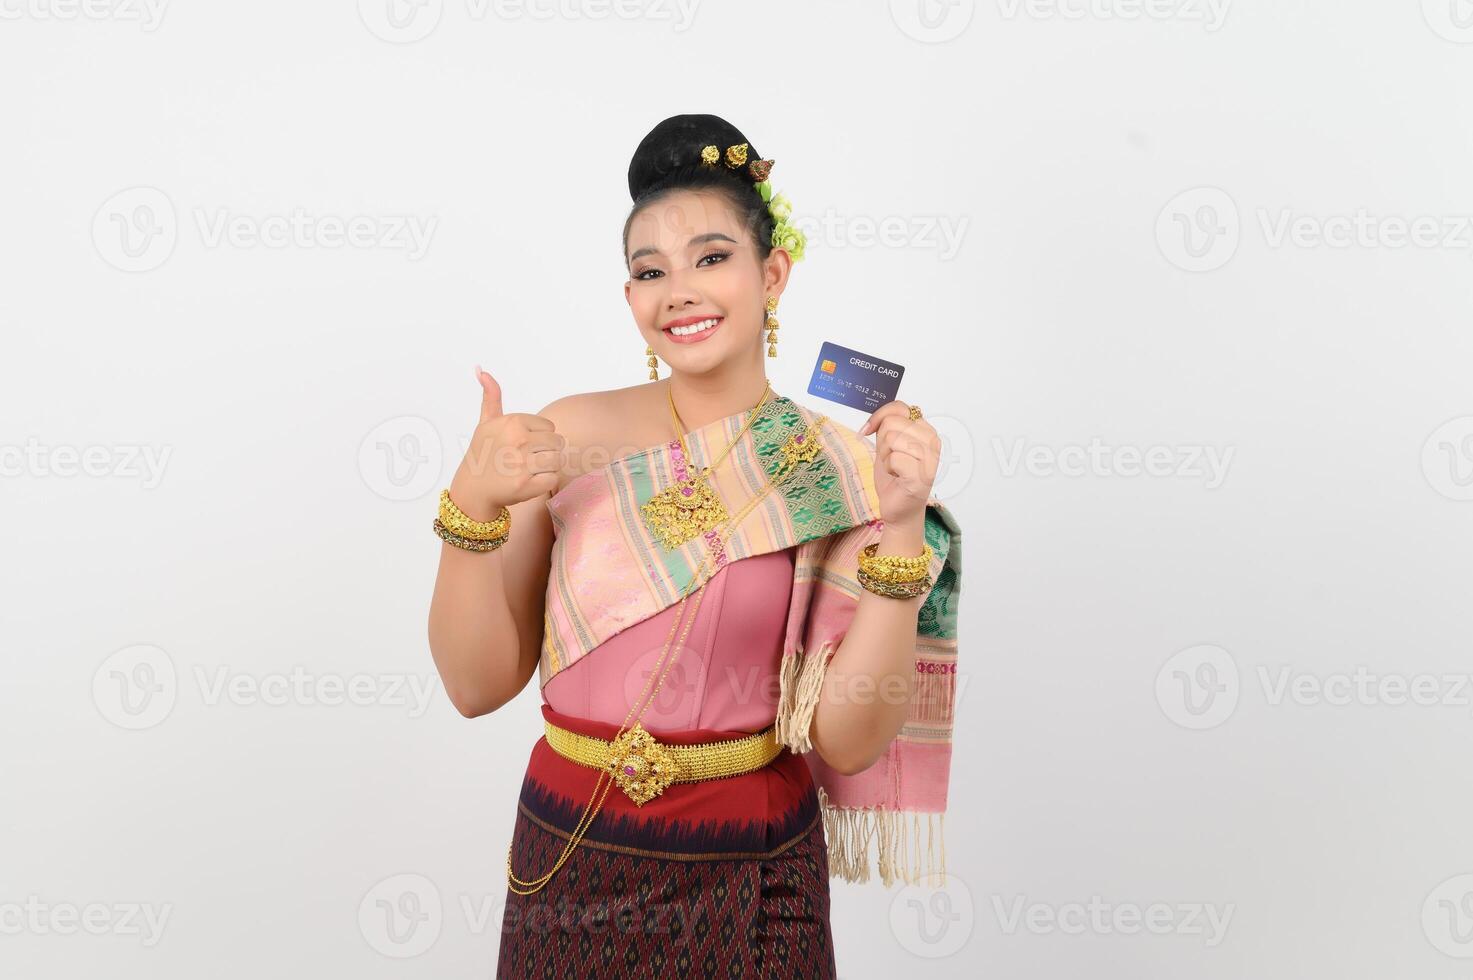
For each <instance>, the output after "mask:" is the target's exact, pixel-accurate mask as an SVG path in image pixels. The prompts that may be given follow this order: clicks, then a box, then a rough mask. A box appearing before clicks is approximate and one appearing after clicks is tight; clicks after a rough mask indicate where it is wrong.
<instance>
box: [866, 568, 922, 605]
mask: <svg viewBox="0 0 1473 980" xmlns="http://www.w3.org/2000/svg"><path fill="white" fill-rule="evenodd" d="M858 578H859V584H860V585H862V586H864V587H865V588H866V589H868V590H869V591H871V592H873V593H874V594H875V595H882V596H884V597H885V598H887V599H914V598H915V597H916V596H921V595H925V594H927V593H928V592H930V591H931V576H930V575H927V576H926V577H925V578H922V579H916V580H914V581H910V582H886V581H884V580H882V579H876V578H874V577H873V576H871V575H870V574H869V573H868V572H866V571H865V570H864V569H862V568H861V569H860V570H859V575H858Z"/></svg>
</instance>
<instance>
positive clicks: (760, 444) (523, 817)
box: [498, 394, 961, 978]
mask: <svg viewBox="0 0 1473 980" xmlns="http://www.w3.org/2000/svg"><path fill="white" fill-rule="evenodd" d="M747 416H748V412H747V411H744V412H740V413H737V414H734V415H731V416H728V417H726V418H724V419H718V420H716V421H714V422H711V423H709V424H708V425H705V426H703V427H701V428H699V429H697V430H694V431H692V432H690V433H687V434H686V437H685V441H686V446H687V447H688V449H689V452H690V455H691V457H692V458H690V459H686V458H685V456H684V451H683V450H682V448H681V444H680V441H679V440H678V439H672V440H671V441H670V442H668V443H664V444H661V445H657V446H652V447H650V448H648V449H645V450H642V451H640V452H637V453H634V454H632V455H629V456H625V457H623V458H621V459H617V460H614V461H613V462H611V463H610V464H608V465H607V466H604V467H602V468H600V469H597V470H592V471H589V472H587V473H584V474H582V475H580V476H578V477H576V478H574V479H573V480H572V481H571V482H569V483H568V484H567V485H566V486H565V487H564V488H563V489H562V490H561V491H559V492H558V493H557V494H555V495H554V496H553V497H552V498H551V499H550V500H549V501H548V508H549V511H550V512H551V516H552V522H553V529H554V534H555V536H556V537H555V541H554V544H553V549H552V563H551V574H550V576H549V580H548V589H547V603H546V617H545V620H544V635H543V644H542V653H541V661H540V669H539V681H540V685H541V689H542V694H543V705H542V713H543V716H544V720H545V721H546V722H549V723H551V725H553V726H555V727H556V729H560V730H562V731H570V732H575V733H578V734H580V735H589V736H594V737H595V738H601V739H612V738H614V736H615V735H616V734H618V733H619V732H620V731H621V727H622V728H627V727H629V725H630V724H632V722H628V723H626V719H628V718H630V710H631V708H635V709H639V708H642V709H643V710H642V711H638V710H636V714H635V716H634V717H635V718H637V720H638V721H639V723H640V724H641V725H642V726H643V728H644V729H646V730H647V731H648V732H649V733H650V734H651V735H653V736H654V737H655V739H657V740H658V741H659V742H660V743H661V744H663V745H665V746H684V745H695V744H701V743H710V742H718V741H724V740H728V739H740V738H743V737H745V736H750V735H752V734H754V733H760V732H763V731H764V730H766V729H768V728H769V727H774V726H775V730H776V737H777V742H778V743H780V746H779V748H780V751H779V754H778V755H777V756H776V758H774V759H773V760H772V761H771V762H769V763H767V764H766V765H762V766H761V767H760V768H756V769H753V770H751V771H748V772H744V773H742V774H740V775H734V776H726V777H722V778H716V779H708V780H705V781H701V782H675V783H673V784H670V785H668V786H666V787H665V788H664V789H663V791H662V792H660V793H659V794H658V795H656V796H654V797H653V798H652V799H649V800H648V801H647V802H644V803H642V804H640V803H638V802H636V800H635V798H634V797H632V796H631V795H629V794H626V792H621V791H620V789H619V788H618V787H615V786H611V785H609V784H610V783H611V780H610V778H609V777H608V776H607V775H603V774H601V773H600V772H599V771H598V770H596V769H593V768H590V767H589V766H587V765H584V764H580V763H579V762H575V761H573V760H572V759H570V758H566V757H565V756H564V755H563V754H560V753H559V751H555V750H554V747H553V746H552V745H551V744H550V743H549V741H548V737H547V736H544V737H541V738H538V739H537V741H536V743H535V744H534V745H533V747H532V752H531V758H530V760H529V762H528V766H527V773H526V777H525V779H524V780H523V783H522V789H521V794H520V798H519V800H518V804H517V816H516V824H515V828H514V831H513V837H512V843H511V848H510V854H509V857H510V861H511V866H512V869H513V871H514V872H515V873H516V875H517V876H518V877H519V878H521V879H523V880H526V881H531V880H534V879H537V878H540V877H541V876H543V875H545V874H546V873H547V872H548V871H550V870H551V869H552V868H553V866H554V865H555V863H556V862H557V860H558V858H559V855H561V854H562V853H563V851H564V848H565V846H566V844H567V842H568V840H569V836H570V834H571V833H572V832H573V831H574V829H575V827H576V826H577V825H578V823H579V819H580V817H581V816H582V815H583V814H584V812H585V810H586V808H587V806H588V804H589V801H590V797H591V796H593V795H594V790H595V788H596V787H597V786H600V784H602V785H603V786H604V787H605V788H606V789H607V792H605V793H604V794H603V805H602V809H601V810H600V811H599V812H598V813H597V815H596V816H594V818H593V820H592V822H591V823H589V824H588V826H587V829H586V832H585V834H584V836H583V837H582V839H581V841H580V842H579V844H578V846H577V847H576V848H575V849H574V850H573V851H572V853H571V854H570V855H569V856H568V857H567V860H566V861H565V863H564V864H563V865H562V866H561V867H560V868H559V869H558V870H557V872H556V873H555V874H554V875H553V876H552V877H551V879H550V880H548V881H547V883H546V884H545V885H543V886H542V887H541V888H540V889H539V890H537V891H535V892H533V893H531V894H525V895H524V894H519V893H518V891H517V890H516V889H512V888H509V889H508V892H507V897H506V910H505V915H504V919H503V922H502V938H501V948H500V954H499V955H500V958H499V961H498V975H500V976H513V977H520V976H558V977H561V976H580V977H581V976H661V977H663V976H667V975H669V976H677V977H679V976H703V977H707V976H718V975H720V976H727V977H730V976H742V977H750V976H772V977H784V978H787V977H808V976H813V977H831V976H833V975H834V972H835V966H834V964H835V957H834V950H833V943H832V931H831V928H830V925H829V891H828V879H829V877H830V876H831V875H832V876H836V877H842V878H845V879H846V880H850V881H865V880H868V879H869V877H870V851H871V844H873V845H874V851H875V853H876V857H877V866H878V870H879V872H880V876H881V879H882V880H883V882H884V883H885V884H886V885H889V884H891V883H892V882H894V881H895V880H903V881H906V882H912V881H921V880H930V881H934V882H941V881H944V875H945V848H944V842H943V841H942V840H941V830H942V821H941V818H942V816H943V815H944V812H945V808H946V795H947V783H948V778H949V772H950V762H951V732H952V718H953V705H954V700H955V681H956V654H957V643H956V620H957V601H958V597H959V594H960V571H961V561H960V559H961V552H960V547H959V545H960V540H961V536H960V530H959V528H958V526H957V524H956V521H955V519H954V518H953V517H952V515H951V513H950V512H949V511H948V510H947V509H946V508H945V506H943V505H942V504H941V503H940V502H939V501H937V500H935V499H934V498H933V499H931V500H929V501H928V502H927V507H926V520H925V538H926V541H927V543H929V544H930V545H931V547H932V549H933V551H934V555H933V557H932V559H931V565H930V569H929V571H930V574H931V577H932V580H933V583H934V584H933V586H932V588H931V591H930V593H929V594H928V596H927V597H926V599H925V600H924V603H923V605H922V606H921V608H920V613H919V616H918V618H917V634H916V657H915V670H916V685H915V693H914V696H913V698H912V699H911V702H910V707H909V711H908V716H907V720H906V723H905V725H904V727H903V728H902V730H901V732H900V734H899V735H897V736H896V738H895V739H894V740H893V741H892V742H891V744H890V746H889V747H888V749H887V750H886V752H885V753H884V755H882V756H881V758H880V759H879V761H877V762H876V763H875V764H874V765H873V766H871V767H870V768H869V769H866V770H865V771H864V772H861V773H857V774H854V775H844V774H841V773H838V772H836V771H834V770H833V769H831V768H829V767H828V766H827V765H825V763H824V762H823V760H822V759H820V758H819V757H818V754H817V752H816V751H814V750H813V749H812V746H811V745H810V743H809V739H808V731H809V726H810V723H811V721H812V718H813V712H814V709H815V708H816V706H817V704H818V701H819V699H820V694H821V692H822V685H823V679H824V670H825V667H826V666H827V664H828V661H829V659H830V658H831V657H832V655H833V653H834V651H835V650H836V649H837V647H838V646H839V643H840V642H841V641H842V640H843V638H844V635H845V633H846V631H847V629H848V626H849V623H850V621H851V619H852V618H853V615H854V610H855V607H856V604H857V603H858V601H859V597H860V595H861V592H860V589H861V586H860V585H859V584H858V581H857V579H856V571H857V566H858V556H859V552H860V551H861V550H862V549H863V548H864V547H865V546H866V545H868V544H870V543H871V542H874V541H877V540H878V539H879V537H880V533H881V530H882V529H883V522H882V521H881V520H880V515H879V506H878V496H877V494H876V492H875V485H874V472H873V466H874V450H873V449H872V448H871V447H870V445H869V444H868V443H867V442H865V441H864V439H863V438H861V437H860V436H859V435H858V434H857V433H856V432H855V431H854V430H853V429H851V428H849V427H847V426H843V425H841V424H839V423H836V422H834V421H833V420H832V419H828V418H827V417H825V416H823V415H820V414H818V413H815V412H813V411H811V410H810V409H808V408H806V407H805V406H802V405H800V404H798V403H796V402H793V401H791V400H790V399H788V398H785V397H783V396H780V395H776V394H774V395H773V396H772V397H770V398H769V399H768V401H767V402H766V403H765V404H763V405H762V407H761V408H760V409H759V410H758V414H757V417H756V418H755V419H754V420H753V422H752V425H751V426H750V428H749V429H748V431H746V432H745V433H742V427H743V424H744V423H745V422H746V421H747ZM738 434H740V438H737V437H738ZM733 439H737V441H736V443H735V444H734V445H732V449H731V452H730V455H728V456H727V457H726V459H725V460H724V461H722V463H721V465H720V466H719V467H718V468H717V469H716V470H715V471H713V472H712V473H710V474H708V475H707V480H708V482H709V483H710V484H711V486H712V488H713V489H714V490H715V491H716V494H717V496H718V497H719V498H720V499H721V501H722V503H723V505H724V507H725V509H726V511H727V513H728V514H731V515H735V514H737V512H738V511H739V510H740V508H741V506H742V504H743V503H744V502H746V501H748V500H749V498H751V497H753V496H754V495H756V494H759V493H760V492H761V491H762V490H763V488H764V486H765V485H767V484H768V483H769V481H770V480H772V478H773V475H774V474H784V475H785V477H786V478H785V479H782V480H781V482H778V483H775V484H774V485H773V489H771V490H770V491H769V492H768V493H767V494H766V496H765V497H764V498H763V499H762V500H761V501H760V502H759V503H758V504H757V506H756V507H755V508H754V509H752V510H751V511H750V512H749V513H747V514H746V516H745V517H744V518H743V519H742V520H741V521H740V522H739V523H734V524H733V523H730V522H728V524H723V525H719V526H717V527H715V528H713V529H711V530H709V531H707V532H705V533H704V534H701V535H698V536H696V537H693V538H691V539H690V540H688V541H686V542H684V543H683V544H680V545H678V546H675V547H665V546H664V545H662V544H661V542H660V539H659V536H658V534H656V533H655V532H654V530H653V529H652V527H651V524H650V523H649V518H648V517H647V515H646V514H645V511H644V504H645V503H647V502H648V501H649V500H650V498H651V497H653V496H654V495H655V494H657V493H659V492H660V491H661V490H662V489H664V488H665V487H667V486H670V485H672V484H675V483H676V482H677V481H681V480H684V479H686V478H687V477H688V476H689V475H693V474H694V473H695V472H698V471H699V469H700V468H701V467H702V466H704V465H706V463H707V461H709V460H711V459H713V458H716V457H718V456H719V455H720V454H721V452H722V450H723V449H725V447H726V446H727V445H728V444H731V443H732V440H733ZM785 460H786V461H787V462H786V463H785V462H784V461H785ZM794 461H796V465H795V464H794ZM728 532H729V533H728ZM703 562H704V565H703ZM702 582H704V584H703V585H701V584H700V583H702ZM693 584H695V585H697V586H699V588H698V589H697V591H695V592H694V593H693V594H691V595H690V597H689V598H688V599H687V600H686V602H685V603H684V605H683V606H682V604H681V602H680V599H681V596H682V594H683V593H684V592H686V591H687V590H688V589H689V588H690V587H691V586H692V585H693ZM698 600H699V605H698V606H697V602H698ZM693 612H694V614H692V613H693ZM672 630H674V633H673V636H674V639H676V640H678V639H679V638H680V637H681V635H682V633H683V634H684V642H683V643H672ZM672 645H673V650H672V652H671V653H670V654H669V657H670V658H671V659H670V660H669V661H668V663H669V668H668V670H667V671H666V672H665V674H664V679H663V680H662V681H660V685H659V689H658V691H657V693H656V694H655V696H654V697H653V698H650V697H648V696H647V692H648V690H649V688H650V687H653V683H652V681H651V675H652V673H656V672H657V667H658V666H659V662H660V659H661V655H662V653H663V652H664V651H665V649H666V648H667V646H672ZM548 731H549V733H553V731H554V730H553V729H549V730H548ZM560 744H561V743H560ZM923 838H924V840H923Z"/></svg>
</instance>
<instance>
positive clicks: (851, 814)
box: [775, 645, 946, 887]
mask: <svg viewBox="0 0 1473 980" xmlns="http://www.w3.org/2000/svg"><path fill="white" fill-rule="evenodd" d="M830 652H831V650H830V648H829V646H828V645H825V646H824V647H823V648H822V649H820V650H819V651H818V652H817V654H814V655H805V654H804V653H803V651H802V649H801V648H800V649H799V650H798V655H797V656H787V657H784V658H783V664H782V671H781V673H780V674H779V685H780V687H779V695H778V708H777V720H776V723H775V726H776V735H777V740H778V741H779V742H780V743H782V744H783V745H786V746H787V747H788V748H790V749H792V750H793V751H794V752H798V753H803V752H807V751H809V750H810V749H812V748H813V743H812V741H811V740H810V739H809V737H808V733H809V730H810V729H811V728H812V725H813V712H814V709H816V708H817V707H818V701H819V697H820V695H821V694H822V693H823V680H824V669H825V668H826V667H827V666H828V660H829V654H830ZM818 799H819V805H820V806H821V807H822V810H823V830H824V836H825V837H826V838H827V839H828V849H829V876H830V877H833V878H842V879H844V880H845V881H852V882H865V881H869V879H870V860H869V858H870V851H871V847H870V844H871V842H874V844H875V845H876V846H875V850H876V851H877V852H878V853H877V865H878V869H879V873H880V880H881V881H882V882H883V883H884V884H885V885H886V886H887V887H888V886H890V885H891V884H893V883H894V882H895V881H896V880H897V879H899V880H901V881H903V882H904V883H905V884H908V885H910V884H930V885H938V886H939V885H945V884H946V837H945V831H946V814H945V813H921V812H918V811H915V810H892V809H887V808H884V807H841V806H835V805H834V804H833V803H832V802H831V801H830V800H829V796H828V793H826V792H825V791H824V788H823V787H822V786H820V787H818ZM923 830H924V842H923V840H922V837H923V833H922V831H923Z"/></svg>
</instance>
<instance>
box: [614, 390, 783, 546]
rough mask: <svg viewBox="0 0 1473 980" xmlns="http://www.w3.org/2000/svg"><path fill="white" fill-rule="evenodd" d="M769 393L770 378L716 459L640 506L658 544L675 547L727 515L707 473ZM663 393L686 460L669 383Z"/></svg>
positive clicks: (728, 450)
mask: <svg viewBox="0 0 1473 980" xmlns="http://www.w3.org/2000/svg"><path fill="white" fill-rule="evenodd" d="M771 393H772V382H771V381H769V382H767V384H765V385H764V386H763V389H762V397H761V398H759V399H758V400H757V404H756V405H755V406H754V407H753V408H752V414H750V415H749V416H747V421H746V424H745V425H743V426H742V431H740V432H738V433H737V434H736V438H735V439H732V440H731V441H730V442H728V443H727V444H726V448H725V449H724V450H722V451H721V455H720V456H717V457H716V460H715V462H713V463H711V464H710V465H708V466H703V467H701V469H700V470H698V471H697V472H696V474H695V475H694V476H691V477H687V478H686V479H684V480H676V481H675V482H674V483H672V484H670V486H668V487H666V488H665V489H663V490H661V491H660V492H659V493H657V494H655V495H654V496H653V497H651V498H650V499H649V500H648V501H646V502H645V505H644V506H643V507H641V508H640V510H641V511H642V512H643V513H644V520H645V524H646V525H647V526H648V527H649V529H650V533H651V534H653V535H654V536H655V537H656V538H658V539H659V541H660V544H662V545H664V546H665V547H666V548H678V547H680V546H681V545H683V544H685V543H686V542H687V541H689V540H690V539H691V538H693V537H695V536H696V535H698V534H704V533H706V532H707V531H709V530H711V529H712V528H713V527H715V526H716V525H718V524H720V523H721V522H722V521H724V520H726V519H727V513H726V505H725V504H723V503H722V502H721V498H720V497H718V496H716V491H715V490H714V489H713V488H712V487H711V484H709V483H707V482H706V476H707V475H708V474H710V473H711V472H713V471H714V470H715V469H716V467H718V466H720V465H721V463H722V461H723V460H725V459H726V457H727V454H728V453H730V452H731V450H732V447H734V446H735V445H736V444H737V443H738V442H740V441H741V439H742V436H744V435H746V434H747V429H749V428H750V427H751V425H752V423H753V422H755V421H756V420H757V413H758V412H760V411H761V409H762V406H763V405H764V404H765V403H766V402H767V396H768V395H769V394H771ZM665 394H666V396H667V397H668V398H669V400H670V418H671V420H672V421H673V422H674V424H675V437H676V438H677V439H679V440H680V451H681V453H682V454H683V455H684V456H685V459H686V461H687V463H689V461H690V451H689V449H688V448H687V447H686V444H685V435H684V434H683V433H682V432H681V428H682V426H681V424H680V414H679V413H678V412H676V411H675V396H674V395H673V394H672V393H671V390H670V386H669V385H668V384H667V385H666V386H665Z"/></svg>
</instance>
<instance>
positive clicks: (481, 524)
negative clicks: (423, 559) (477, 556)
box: [440, 489, 511, 541]
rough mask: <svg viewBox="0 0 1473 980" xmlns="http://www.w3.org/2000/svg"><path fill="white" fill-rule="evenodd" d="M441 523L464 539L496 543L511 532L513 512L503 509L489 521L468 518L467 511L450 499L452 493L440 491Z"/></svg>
mask: <svg viewBox="0 0 1473 980" xmlns="http://www.w3.org/2000/svg"><path fill="white" fill-rule="evenodd" d="M440 522H441V523H442V524H444V525H445V527H446V528H448V529H449V530H450V531H451V532H453V533H454V534H457V535H459V536H460V537H462V538H471V539H472V540H475V541H494V540H495V539H497V538H502V537H505V536H506V534H507V532H508V531H510V530H511V510H510V508H507V507H502V508H501V513H499V514H497V515H496V517H495V518H494V519H492V520H489V521H477V520H472V519H471V518H470V517H468V516H467V515H466V513H465V511H463V510H461V509H460V508H459V507H457V506H455V501H453V500H451V499H450V491H449V490H448V489H447V490H441V491H440Z"/></svg>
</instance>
